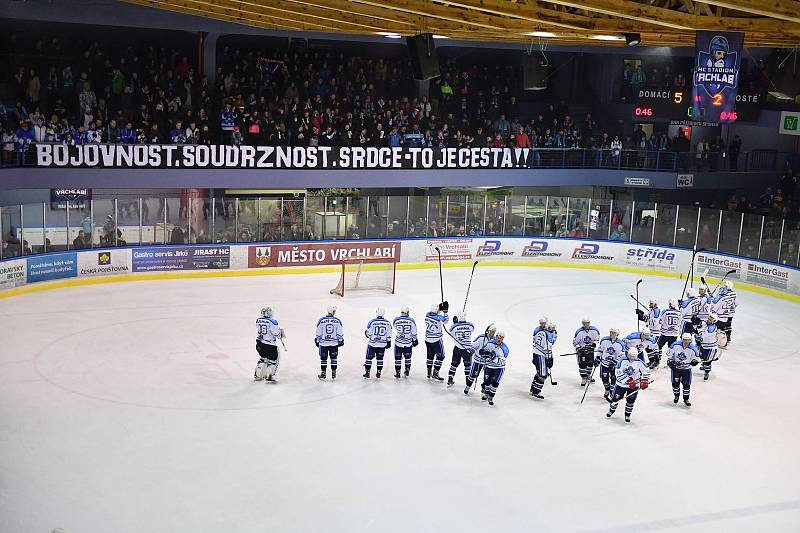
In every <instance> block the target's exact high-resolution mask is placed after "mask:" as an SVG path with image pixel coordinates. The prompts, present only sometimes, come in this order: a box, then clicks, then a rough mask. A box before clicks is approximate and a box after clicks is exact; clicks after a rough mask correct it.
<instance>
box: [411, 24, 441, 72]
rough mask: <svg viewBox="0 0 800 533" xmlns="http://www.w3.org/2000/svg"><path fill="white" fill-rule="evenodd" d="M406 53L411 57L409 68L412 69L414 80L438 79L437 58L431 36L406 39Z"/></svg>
mask: <svg viewBox="0 0 800 533" xmlns="http://www.w3.org/2000/svg"><path fill="white" fill-rule="evenodd" d="M406 45H407V46H408V53H409V55H410V56H411V66H412V68H413V69H414V79H416V80H429V79H431V78H438V77H439V76H440V75H441V73H440V72H439V56H438V55H436V46H435V45H434V43H433V34H430V33H423V34H421V35H414V36H413V37H406Z"/></svg>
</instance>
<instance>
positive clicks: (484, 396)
mask: <svg viewBox="0 0 800 533" xmlns="http://www.w3.org/2000/svg"><path fill="white" fill-rule="evenodd" d="M486 398H488V396H486V395H485V394H484V395H483V396H481V400H483V401H484V402H485V401H486Z"/></svg>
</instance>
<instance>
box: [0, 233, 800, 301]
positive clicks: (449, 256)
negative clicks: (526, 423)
mask: <svg viewBox="0 0 800 533" xmlns="http://www.w3.org/2000/svg"><path fill="white" fill-rule="evenodd" d="M436 248H439V252H441V256H442V262H443V265H444V266H445V267H464V266H471V264H472V263H473V262H474V261H479V262H481V263H482V264H485V265H488V266H510V267H551V268H585V269H591V270H606V271H617V272H628V273H639V274H646V275H659V276H667V277H675V278H684V277H685V276H686V273H687V271H688V270H689V263H690V261H691V257H692V252H691V250H686V249H681V248H673V247H668V246H655V245H648V244H638V243H629V242H613V241H611V242H609V241H594V240H589V239H554V238H539V237H533V238H532V237H453V238H444V239H423V238H421V239H395V240H390V239H386V240H370V241H368V240H356V241H344V240H340V241H312V242H296V243H285V242H281V243H248V244H217V245H184V246H137V247H129V248H111V249H97V248H96V249H91V250H83V251H71V252H60V253H49V254H43V255H32V256H28V257H24V258H13V259H5V260H2V261H0V299H2V298H7V297H10V296H14V295H19V294H26V293H31V292H39V291H43V290H52V289H56V288H63V287H72V286H81V285H94V284H98V283H111V282H121V281H142V280H156V279H181V278H192V277H228V276H253V275H256V276H257V275H270V274H303V273H305V274H313V273H335V272H337V271H338V270H339V268H340V267H339V264H340V262H341V260H342V259H345V258H358V257H382V258H385V259H386V260H387V261H391V262H397V268H398V269H399V270H403V269H414V268H434V267H436V266H437V264H438V253H437V251H436ZM706 269H708V275H707V276H706V279H707V280H709V281H710V282H716V281H718V280H719V279H720V278H721V277H722V276H723V275H724V274H725V273H726V272H727V271H729V270H731V269H737V271H736V273H735V274H733V275H731V276H730V277H729V279H731V280H734V281H735V282H736V283H737V288H741V289H745V290H750V291H754V292H759V293H762V294H768V295H771V296H774V297H778V298H782V299H787V300H791V301H796V302H800V269H797V268H793V267H786V266H782V265H778V264H775V263H769V262H766V261H758V260H754V259H749V258H744V257H737V256H731V255H726V254H721V253H716V252H713V253H706V252H702V253H699V254H697V257H696V264H695V279H696V282H698V283H699V276H700V274H701V273H702V272H703V271H705V270H706ZM397 290H399V291H402V278H401V279H400V282H399V283H398V289H397Z"/></svg>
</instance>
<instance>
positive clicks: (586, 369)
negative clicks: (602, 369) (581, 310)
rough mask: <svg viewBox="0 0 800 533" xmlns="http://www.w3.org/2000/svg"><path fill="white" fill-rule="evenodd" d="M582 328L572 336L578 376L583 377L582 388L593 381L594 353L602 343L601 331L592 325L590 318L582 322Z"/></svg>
mask: <svg viewBox="0 0 800 533" xmlns="http://www.w3.org/2000/svg"><path fill="white" fill-rule="evenodd" d="M581 324H582V325H581V327H580V328H578V331H576V332H575V335H573V336H572V346H574V347H575V356H576V358H577V361H578V374H579V375H580V376H581V387H584V386H586V383H588V382H589V379H591V374H592V370H593V367H594V351H595V350H596V349H597V343H598V342H600V330H598V329H597V328H596V327H594V326H592V325H591V322H590V321H589V319H588V318H584V319H583V320H581Z"/></svg>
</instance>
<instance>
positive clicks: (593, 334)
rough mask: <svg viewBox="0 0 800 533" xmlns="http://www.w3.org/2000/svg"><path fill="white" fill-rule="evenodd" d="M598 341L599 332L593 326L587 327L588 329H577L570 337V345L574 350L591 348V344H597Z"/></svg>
mask: <svg viewBox="0 0 800 533" xmlns="http://www.w3.org/2000/svg"><path fill="white" fill-rule="evenodd" d="M599 340H600V330H598V329H597V328H596V327H594V326H589V329H588V330H586V329H584V328H582V327H581V328H580V329H578V331H576V332H575V335H574V336H573V337H572V345H573V346H574V347H575V349H579V348H591V346H592V344H597V342H598V341H599Z"/></svg>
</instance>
